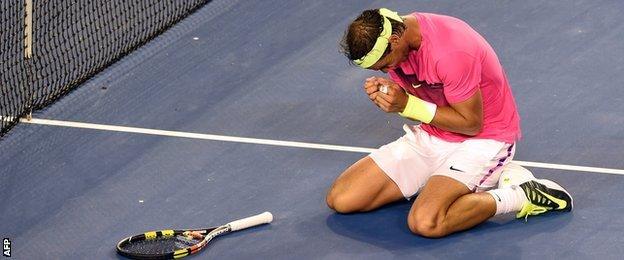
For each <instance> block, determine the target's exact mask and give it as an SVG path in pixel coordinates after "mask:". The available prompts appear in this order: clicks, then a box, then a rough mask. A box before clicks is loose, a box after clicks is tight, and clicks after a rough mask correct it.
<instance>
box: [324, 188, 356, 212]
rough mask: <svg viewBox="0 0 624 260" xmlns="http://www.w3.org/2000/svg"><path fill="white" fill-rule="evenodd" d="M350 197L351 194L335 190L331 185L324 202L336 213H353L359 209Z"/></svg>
mask: <svg viewBox="0 0 624 260" xmlns="http://www.w3.org/2000/svg"><path fill="white" fill-rule="evenodd" d="M352 197H353V196H352V195H350V194H348V193H346V192H339V191H336V189H334V188H333V187H332V189H330V190H329V192H328V193H327V197H326V198H325V202H326V203H327V206H328V207H329V208H330V209H333V210H335V211H336V212H338V213H342V214H345V213H353V212H356V211H358V210H359V209H358V207H357V205H356V203H355V200H354V199H352Z"/></svg>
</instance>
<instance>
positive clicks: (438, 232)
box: [407, 175, 496, 238]
mask: <svg viewBox="0 0 624 260" xmlns="http://www.w3.org/2000/svg"><path fill="white" fill-rule="evenodd" d="M495 212H496V202H495V201H494V198H493V197H492V195H490V194H488V193H472V192H471V191H470V190H469V189H468V188H467V187H466V185H465V184H463V183H461V182H459V181H457V180H454V179H452V178H449V177H446V176H437V175H436V176H431V178H430V179H429V181H428V182H427V184H426V185H425V187H424V188H423V190H422V191H421V192H420V194H419V195H418V197H417V198H416V201H415V202H414V205H412V208H411V210H410V213H409V216H408V219H407V223H408V226H409V228H410V230H411V231H412V232H413V233H415V234H418V235H421V236H425V237H432V238H436V237H443V236H446V235H449V234H451V233H454V232H457V231H461V230H466V229H469V228H471V227H474V226H475V225H477V224H479V223H482V222H484V221H485V220H487V219H489V218H490V217H492V216H493V215H494V213H495Z"/></svg>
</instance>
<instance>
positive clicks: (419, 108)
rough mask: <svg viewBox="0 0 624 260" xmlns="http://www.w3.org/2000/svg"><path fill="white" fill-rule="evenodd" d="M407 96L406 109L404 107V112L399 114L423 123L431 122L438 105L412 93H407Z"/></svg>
mask: <svg viewBox="0 0 624 260" xmlns="http://www.w3.org/2000/svg"><path fill="white" fill-rule="evenodd" d="M407 96H408V99H407V105H405V109H403V112H401V113H399V115H401V116H402V117H405V118H409V119H412V120H418V121H420V122H423V123H427V124H428V123H431V121H433V117H434V116H435V113H436V110H437V109H438V106H436V104H433V103H431V102H427V101H424V100H422V99H420V98H417V97H415V96H412V95H410V94H407Z"/></svg>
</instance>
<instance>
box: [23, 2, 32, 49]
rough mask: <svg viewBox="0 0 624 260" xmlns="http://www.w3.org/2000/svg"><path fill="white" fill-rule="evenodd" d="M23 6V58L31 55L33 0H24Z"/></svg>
mask: <svg viewBox="0 0 624 260" xmlns="http://www.w3.org/2000/svg"><path fill="white" fill-rule="evenodd" d="M25 4H26V5H25V6H24V7H25V8H24V58H25V59H30V58H31V57H32V31H33V30H32V20H33V2H32V0H25Z"/></svg>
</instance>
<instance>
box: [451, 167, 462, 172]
mask: <svg viewBox="0 0 624 260" xmlns="http://www.w3.org/2000/svg"><path fill="white" fill-rule="evenodd" d="M450 169H451V170H453V171H458V172H465V171H462V170H460V169H457V168H455V167H453V166H451V168H450Z"/></svg>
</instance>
